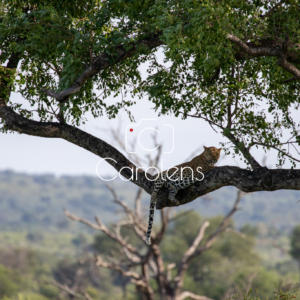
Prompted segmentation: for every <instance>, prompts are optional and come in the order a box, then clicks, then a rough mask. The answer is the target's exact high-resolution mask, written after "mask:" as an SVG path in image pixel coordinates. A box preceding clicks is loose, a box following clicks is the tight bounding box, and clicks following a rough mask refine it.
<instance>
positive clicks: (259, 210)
mask: <svg viewBox="0 0 300 300" xmlns="http://www.w3.org/2000/svg"><path fill="white" fill-rule="evenodd" d="M110 184H111V185H113V186H114V187H115V188H116V190H117V192H118V194H119V196H120V197H121V198H122V199H124V200H125V201H126V202H127V203H129V204H132V200H133V198H134V195H135V193H136V190H137V188H136V186H135V185H134V184H131V183H128V182H124V181H122V180H114V181H113V182H111V183H110ZM235 194H236V189H235V188H233V187H224V188H221V189H219V190H217V191H215V192H212V193H210V194H208V195H206V196H205V197H201V198H199V199H197V200H195V201H193V202H191V203H189V204H187V205H185V206H181V207H179V208H177V210H186V209H193V210H195V211H197V212H198V213H200V214H201V215H202V216H207V217H209V216H214V215H219V214H224V213H226V212H227V211H228V210H229V209H230V207H231V205H232V204H233V202H234V200H235ZM149 197H150V196H149V195H148V194H146V193H144V196H143V205H144V209H145V212H146V211H147V209H148V205H149ZM299 199H300V191H288V190H282V191H276V192H257V193H252V194H248V195H246V196H245V197H244V199H243V200H242V203H241V205H240V206H241V209H242V210H241V211H239V212H238V213H236V215H235V217H234V219H235V222H236V224H237V226H238V227H241V226H243V225H244V224H246V223H250V224H253V225H257V224H260V223H261V224H268V226H273V227H275V228H277V229H279V230H280V231H284V232H285V233H289V232H290V230H291V228H292V227H294V226H295V225H297V224H298V223H299V220H300V218H299V216H300V203H297V202H298V201H299ZM63 207H66V208H67V209H68V210H69V211H70V212H72V213H74V214H77V215H79V216H81V217H83V218H86V219H89V220H92V219H93V217H94V215H98V216H100V217H101V219H102V220H103V221H104V222H106V223H112V222H114V221H115V220H116V219H117V218H118V217H120V216H119V214H118V211H117V206H116V205H115V204H114V203H113V202H112V197H111V195H110V193H109V191H108V190H107V188H106V187H105V183H104V182H103V181H101V180H100V179H99V178H97V177H89V176H76V177H75V176H62V177H55V176H53V175H48V174H45V175H27V174H20V173H14V172H12V171H1V172H0V228H1V231H3V230H24V229H26V230H33V229H36V228H38V229H39V230H46V231H47V232H57V231H58V230H59V231H61V230H63V229H67V230H68V232H70V231H71V232H78V231H79V230H84V229H83V226H82V225H78V224H75V223H74V222H70V221H68V220H67V219H66V218H65V216H64V214H63Z"/></svg>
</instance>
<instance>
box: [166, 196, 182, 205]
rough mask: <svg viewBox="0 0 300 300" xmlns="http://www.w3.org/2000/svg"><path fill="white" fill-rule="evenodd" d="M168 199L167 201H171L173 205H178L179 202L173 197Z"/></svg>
mask: <svg viewBox="0 0 300 300" xmlns="http://www.w3.org/2000/svg"><path fill="white" fill-rule="evenodd" d="M168 198H169V200H171V201H172V202H173V203H174V204H175V205H178V204H179V201H178V200H177V199H176V198H175V197H174V196H173V195H171V196H169V197H168Z"/></svg>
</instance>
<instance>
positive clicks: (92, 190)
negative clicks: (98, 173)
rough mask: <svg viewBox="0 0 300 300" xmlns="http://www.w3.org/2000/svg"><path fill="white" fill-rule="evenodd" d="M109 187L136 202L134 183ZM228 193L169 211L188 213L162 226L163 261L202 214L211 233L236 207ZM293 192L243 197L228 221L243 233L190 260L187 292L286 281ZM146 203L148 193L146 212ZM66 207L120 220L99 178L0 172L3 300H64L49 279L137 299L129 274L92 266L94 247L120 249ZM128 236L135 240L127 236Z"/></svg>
mask: <svg viewBox="0 0 300 300" xmlns="http://www.w3.org/2000/svg"><path fill="white" fill-rule="evenodd" d="M111 184H112V185H113V186H114V188H115V189H116V190H117V191H118V194H119V195H120V197H121V198H122V199H123V200H124V201H126V202H127V203H128V204H129V205H132V204H133V203H132V201H133V200H132V199H133V198H134V195H135V193H136V188H135V186H133V185H132V186H131V188H129V186H128V183H127V184H126V183H124V182H123V181H121V180H116V181H114V182H112V183H111ZM235 192H236V191H235V189H234V188H231V187H227V188H222V189H220V190H218V191H216V192H213V193H211V194H209V195H207V196H206V197H205V198H203V199H198V200H196V201H194V202H192V203H190V204H187V205H185V206H184V207H180V208H177V209H174V210H173V214H174V216H175V213H176V212H178V211H182V210H183V209H184V210H191V212H189V213H188V214H187V215H185V216H182V217H181V218H178V219H176V218H174V221H173V222H172V223H171V226H170V227H169V228H168V230H167V233H166V236H165V238H164V240H163V242H162V244H161V249H162V253H163V256H164V261H165V262H166V263H173V262H175V263H176V262H177V261H178V260H179V259H181V257H182V254H183V253H184V251H186V249H188V247H189V245H190V244H191V242H192V241H193V239H194V238H195V235H196V234H197V232H196V231H197V229H198V228H199V226H200V225H201V223H203V221H204V220H207V219H208V220H209V221H210V224H211V225H210V227H209V228H208V229H207V232H208V234H209V232H213V230H214V228H215V227H216V226H217V224H219V222H220V220H221V215H223V214H225V213H227V212H228V210H230V208H231V206H232V205H233V202H234V200H235ZM299 199H300V192H295V191H278V192H272V193H271V192H269V193H267V192H261V193H255V194H249V195H246V196H245V197H244V198H243V200H242V201H241V204H240V207H241V208H242V210H241V211H238V212H237V213H236V214H235V215H234V218H233V220H232V227H233V228H235V229H238V230H239V232H240V234H236V233H234V232H225V233H223V234H222V235H221V236H220V238H219V239H218V241H217V242H216V243H215V244H214V246H213V247H212V249H210V250H209V251H207V252H205V253H204V254H203V255H202V256H200V257H199V258H198V259H197V260H195V261H194V262H193V264H192V266H191V267H190V268H189V269H188V272H187V275H186V277H185V281H184V288H185V290H189V291H192V292H194V293H195V294H199V295H206V296H208V297H210V298H213V299H224V300H225V299H227V298H228V297H229V296H230V295H232V293H236V292H237V293H239V294H240V295H242V293H243V292H245V291H246V290H247V289H249V287H252V288H253V290H255V288H258V290H259V295H260V297H261V298H264V297H272V293H273V290H274V283H276V284H277V285H278V286H280V287H281V288H282V289H283V290H288V289H289V288H291V287H293V285H294V284H296V283H297V282H299V275H298V263H297V261H295V260H293V259H292V257H291V256H290V243H291V239H290V238H291V232H292V230H293V228H294V227H295V226H296V225H298V224H299V223H300V218H299V216H300V203H298V204H297V202H298V201H299ZM148 203H149V197H148V196H146V195H145V196H144V198H143V201H142V204H143V209H144V212H145V214H146V213H147V210H148ZM63 207H66V208H67V209H68V211H70V212H72V213H74V214H76V215H78V216H80V217H82V218H85V219H89V220H92V219H93V217H94V215H99V216H101V220H102V221H104V222H105V223H106V225H107V226H111V225H112V224H113V223H114V222H116V221H117V220H119V219H120V218H122V215H121V214H120V213H119V211H118V210H117V206H116V205H114V203H113V201H112V198H111V196H110V194H109V192H108V190H107V189H106V187H105V185H104V183H103V182H102V181H101V180H100V179H98V178H96V177H87V176H78V177H70V176H62V177H55V176H53V175H36V176H35V175H26V174H18V173H14V172H11V171H2V172H0V299H3V300H4V299H5V300H11V299H18V300H21V299H22V300H23V299H24V300H25V299H26V300H27V299H28V300H29V299H30V300H31V299H33V300H42V299H45V300H46V299H67V297H69V296H68V294H67V293H66V292H64V291H62V290H61V289H59V288H57V287H55V286H54V285H53V284H51V283H50V282H51V280H55V282H56V283H59V284H63V285H68V286H70V287H74V288H76V290H81V289H82V290H86V291H87V292H88V293H89V295H90V296H91V297H92V299H120V298H121V297H124V298H125V299H138V296H137V293H136V292H135V290H134V285H133V284H130V281H129V280H127V279H124V278H123V277H121V276H120V275H119V274H118V273H117V272H116V271H111V270H107V269H103V268H97V267H95V265H94V259H93V254H94V253H95V252H97V253H100V254H101V255H102V256H104V257H105V255H110V256H112V255H113V254H114V253H118V246H117V245H115V244H114V243H113V242H112V241H111V240H109V239H108V238H107V237H106V236H104V235H102V234H96V233H95V232H94V231H93V230H92V229H90V228H87V227H85V226H84V225H82V224H79V223H76V222H72V221H70V220H69V219H67V218H66V217H65V216H64V214H63ZM157 215H158V214H157ZM157 221H158V219H157ZM123 230H126V229H123ZM128 239H129V241H130V242H131V243H132V244H135V243H138V242H137V241H136V239H135V237H134V236H132V235H130V233H128ZM137 247H146V246H145V245H144V244H140V245H137ZM153 285H154V287H155V283H153ZM298 298H299V297H298Z"/></svg>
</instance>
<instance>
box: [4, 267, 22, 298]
mask: <svg viewBox="0 0 300 300" xmlns="http://www.w3.org/2000/svg"><path fill="white" fill-rule="evenodd" d="M21 284H22V277H21V274H20V272H18V271H17V270H11V269H8V268H6V267H4V266H2V265H0V299H1V298H3V297H4V296H7V297H10V296H12V295H14V294H16V293H17V292H18V291H19V290H20V288H21Z"/></svg>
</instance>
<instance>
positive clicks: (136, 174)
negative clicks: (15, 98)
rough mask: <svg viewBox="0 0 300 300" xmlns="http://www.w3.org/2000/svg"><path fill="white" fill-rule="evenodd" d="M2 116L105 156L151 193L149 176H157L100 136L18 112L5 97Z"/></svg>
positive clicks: (28, 130)
mask: <svg viewBox="0 0 300 300" xmlns="http://www.w3.org/2000/svg"><path fill="white" fill-rule="evenodd" d="M0 118H2V119H3V120H5V127H6V128H7V129H9V130H13V131H16V132H19V133H24V134H28V135H33V136H39V137H46V138H62V139H64V140H66V141H68V142H70V143H72V144H74V145H77V146H79V147H82V148H84V149H86V150H88V151H90V152H92V153H94V154H95V155H97V156H99V157H101V158H103V159H105V160H106V162H107V163H109V164H110V165H111V166H113V167H114V168H115V169H116V170H117V171H118V172H119V173H120V174H122V176H124V177H125V178H127V179H130V180H131V181H133V182H134V183H135V184H136V185H138V186H140V187H142V188H143V189H144V190H145V191H146V192H147V193H151V189H152V186H153V182H151V181H149V180H148V179H150V180H151V178H153V177H152V175H150V174H148V173H145V172H144V171H143V170H142V169H141V168H138V167H137V166H135V165H134V164H133V163H132V162H130V161H129V160H128V159H127V158H126V157H125V156H124V155H123V154H122V153H121V152H119V151H118V150H117V149H116V148H114V147H113V146H111V145H109V144H108V143H106V142H105V141H103V140H101V139H100V138H97V137H95V136H93V135H91V134H89V133H87V132H84V131H82V130H80V129H78V128H76V127H73V126H70V125H67V124H61V123H55V122H37V121H32V120H28V119H26V118H24V117H22V116H20V115H19V114H17V113H16V112H14V111H13V110H12V109H11V108H10V107H8V106H7V105H6V104H5V102H4V100H3V99H1V98H0ZM106 162H105V161H103V162H101V163H100V164H99V168H101V164H105V163H106ZM146 176H147V177H148V179H147V177H146Z"/></svg>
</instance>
